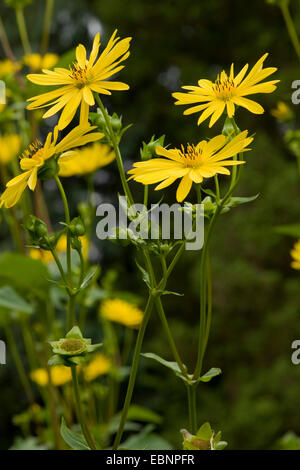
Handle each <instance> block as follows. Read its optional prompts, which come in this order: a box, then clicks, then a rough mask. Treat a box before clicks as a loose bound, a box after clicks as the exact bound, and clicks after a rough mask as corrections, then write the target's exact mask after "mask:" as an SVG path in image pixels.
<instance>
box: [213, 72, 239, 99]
mask: <svg viewBox="0 0 300 470" xmlns="http://www.w3.org/2000/svg"><path fill="white" fill-rule="evenodd" d="M234 91H235V84H234V81H233V80H232V78H230V77H228V76H227V75H226V73H224V72H223V73H222V74H221V76H220V75H218V77H217V80H216V81H215V84H214V92H215V94H216V95H217V97H218V98H220V99H221V100H223V101H229V100H230V99H231V98H232V97H233V96H234Z"/></svg>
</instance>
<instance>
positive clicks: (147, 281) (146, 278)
mask: <svg viewBox="0 0 300 470" xmlns="http://www.w3.org/2000/svg"><path fill="white" fill-rule="evenodd" d="M135 264H136V265H137V267H138V268H139V270H140V271H141V273H142V279H143V281H144V282H145V284H146V285H147V287H149V289H151V283H150V276H149V274H148V273H147V271H146V270H145V269H144V268H143V267H142V266H141V265H140V264H139V263H138V262H137V261H135Z"/></svg>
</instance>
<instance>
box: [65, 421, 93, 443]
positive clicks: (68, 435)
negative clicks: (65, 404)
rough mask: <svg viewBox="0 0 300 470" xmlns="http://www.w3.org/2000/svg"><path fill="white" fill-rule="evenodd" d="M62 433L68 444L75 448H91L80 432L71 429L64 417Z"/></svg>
mask: <svg viewBox="0 0 300 470" xmlns="http://www.w3.org/2000/svg"><path fill="white" fill-rule="evenodd" d="M60 434H61V437H62V438H63V440H64V441H65V442H66V444H68V445H69V446H70V447H71V449H73V450H91V449H90V448H89V446H88V444H87V442H86V440H85V438H84V437H83V436H82V435H81V434H78V433H75V432H73V431H71V430H70V429H69V428H68V427H67V425H66V422H65V419H64V418H62V420H61V426H60Z"/></svg>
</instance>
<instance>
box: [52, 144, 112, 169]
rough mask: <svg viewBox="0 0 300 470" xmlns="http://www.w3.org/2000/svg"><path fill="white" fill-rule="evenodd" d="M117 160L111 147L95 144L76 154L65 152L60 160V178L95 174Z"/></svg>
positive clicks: (77, 151)
mask: <svg viewBox="0 0 300 470" xmlns="http://www.w3.org/2000/svg"><path fill="white" fill-rule="evenodd" d="M114 159H115V153H114V151H113V150H112V148H111V147H110V146H109V145H105V144H100V143H98V142H95V143H94V144H93V145H89V146H88V147H85V148H83V149H80V150H76V152H70V153H68V152H65V153H64V154H63V155H62V156H61V157H60V158H59V159H58V164H59V176H65V177H66V176H74V175H85V174H87V173H93V172H94V171H96V170H98V169H99V168H102V167H104V166H106V165H108V164H109V163H111V162H112V161H113V160H114Z"/></svg>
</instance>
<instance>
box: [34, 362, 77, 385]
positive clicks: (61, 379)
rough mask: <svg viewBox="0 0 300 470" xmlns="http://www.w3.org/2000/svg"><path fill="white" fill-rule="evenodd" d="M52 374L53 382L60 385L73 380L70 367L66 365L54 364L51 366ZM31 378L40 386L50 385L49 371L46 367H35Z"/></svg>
mask: <svg viewBox="0 0 300 470" xmlns="http://www.w3.org/2000/svg"><path fill="white" fill-rule="evenodd" d="M50 375H51V381H52V384H53V385H55V386H57V387H59V386H60V385H64V384H66V383H68V382H70V381H71V380H72V374H71V369H70V367H66V366H53V367H51V368H50ZM30 378H31V380H32V381H33V382H35V383H37V384H38V385H39V386H40V387H46V386H47V385H49V380H48V373H47V370H46V369H35V370H33V371H32V372H31V373H30Z"/></svg>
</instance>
